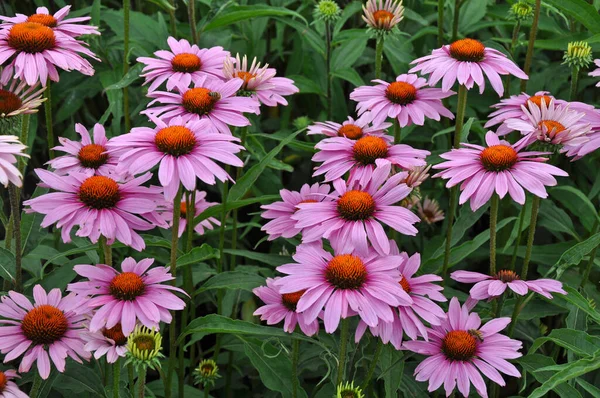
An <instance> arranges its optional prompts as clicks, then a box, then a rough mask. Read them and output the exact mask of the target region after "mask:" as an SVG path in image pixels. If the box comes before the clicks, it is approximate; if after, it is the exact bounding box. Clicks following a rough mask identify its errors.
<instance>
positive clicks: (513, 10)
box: [510, 1, 533, 22]
mask: <svg viewBox="0 0 600 398" xmlns="http://www.w3.org/2000/svg"><path fill="white" fill-rule="evenodd" d="M510 15H511V16H512V17H513V18H514V19H516V20H517V21H520V22H522V21H526V20H528V19H530V18H531V17H532V16H533V6H532V5H531V4H529V2H528V1H519V2H516V3H515V4H513V5H512V6H511V7H510Z"/></svg>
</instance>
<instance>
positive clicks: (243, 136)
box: [231, 127, 248, 271]
mask: <svg viewBox="0 0 600 398" xmlns="http://www.w3.org/2000/svg"><path fill="white" fill-rule="evenodd" d="M241 130H242V131H241V135H240V145H241V146H244V144H245V142H246V135H247V134H248V127H242V129H241ZM243 172H244V166H242V167H238V169H237V170H236V172H235V180H236V181H237V180H239V179H240V177H241V176H242V173H243ZM237 225H238V209H235V210H233V227H232V230H231V250H236V249H237V237H238V231H237V229H238V228H237ZM236 261H237V257H236V255H235V254H232V255H231V270H232V271H233V270H235V266H236Z"/></svg>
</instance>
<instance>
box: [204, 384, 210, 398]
mask: <svg viewBox="0 0 600 398" xmlns="http://www.w3.org/2000/svg"><path fill="white" fill-rule="evenodd" d="M209 391H210V388H209V387H208V386H205V387H204V398H208V397H209V395H208V392H209Z"/></svg>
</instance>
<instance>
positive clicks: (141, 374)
mask: <svg viewBox="0 0 600 398" xmlns="http://www.w3.org/2000/svg"><path fill="white" fill-rule="evenodd" d="M167 377H168V376H167ZM145 392H146V367H145V366H144V365H141V366H139V367H138V398H144V397H145V396H146V395H145ZM169 395H170V394H169Z"/></svg>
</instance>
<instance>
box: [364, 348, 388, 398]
mask: <svg viewBox="0 0 600 398" xmlns="http://www.w3.org/2000/svg"><path fill="white" fill-rule="evenodd" d="M381 351H383V342H382V341H381V339H378V340H377V348H376V349H375V354H373V359H372V360H371V364H370V365H369V370H368V371H367V377H366V378H365V381H363V384H362V385H361V386H360V389H361V390H363V391H366V390H367V387H369V383H370V382H371V379H372V378H373V375H374V374H375V369H376V368H377V363H378V362H379V356H380V355H381Z"/></svg>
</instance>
